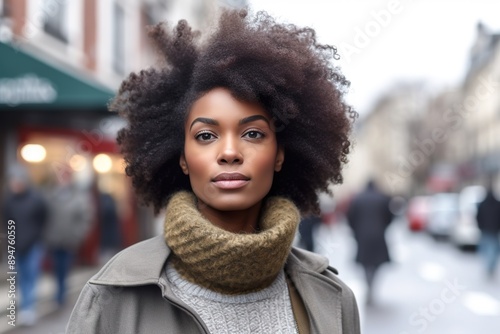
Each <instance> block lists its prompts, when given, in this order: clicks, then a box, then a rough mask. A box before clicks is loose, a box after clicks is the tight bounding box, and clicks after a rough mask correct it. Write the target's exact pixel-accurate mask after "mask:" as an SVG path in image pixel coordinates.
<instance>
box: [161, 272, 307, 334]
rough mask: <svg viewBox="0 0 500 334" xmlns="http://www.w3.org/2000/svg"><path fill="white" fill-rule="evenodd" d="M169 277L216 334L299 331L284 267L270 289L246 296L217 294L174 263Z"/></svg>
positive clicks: (174, 290) (287, 333)
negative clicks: (187, 276)
mask: <svg viewBox="0 0 500 334" xmlns="http://www.w3.org/2000/svg"><path fill="white" fill-rule="evenodd" d="M167 278H168V280H169V281H170V283H171V284H172V290H173V292H174V294H175V295H176V296H177V297H178V298H179V299H181V300H182V301H183V302H184V303H186V304H187V305H189V306H190V307H191V308H192V309H193V310H194V311H195V312H196V313H197V314H198V315H199V316H200V318H201V319H202V320H203V322H204V323H205V324H206V325H207V327H208V329H209V331H210V333H213V334H225V333H227V334H234V333H238V334H240V333H252V334H256V333H262V334H264V333H265V334H268V333H286V334H290V333H293V334H298V332H297V326H296V323H295V318H294V315H293V311H292V305H291V302H290V296H289V294H288V287H287V283H286V280H285V273H284V272H283V270H282V271H281V272H280V273H279V275H278V277H277V278H276V280H275V281H274V282H273V283H272V284H271V285H270V286H269V287H267V288H265V289H263V290H260V291H257V292H252V293H248V294H244V295H225V294H221V293H217V292H214V291H211V290H209V289H206V288H204V287H201V286H199V285H196V284H194V283H191V282H189V281H187V280H185V279H184V278H183V277H182V276H180V275H179V273H178V272H177V271H176V270H175V268H174V267H173V266H172V265H167Z"/></svg>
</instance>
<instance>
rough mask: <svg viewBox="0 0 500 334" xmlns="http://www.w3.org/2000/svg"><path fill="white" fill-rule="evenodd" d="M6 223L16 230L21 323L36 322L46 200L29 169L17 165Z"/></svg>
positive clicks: (12, 175) (6, 206) (10, 185)
mask: <svg viewBox="0 0 500 334" xmlns="http://www.w3.org/2000/svg"><path fill="white" fill-rule="evenodd" d="M3 204H4V205H3V216H4V222H5V223H6V224H8V227H7V229H8V231H9V232H10V231H14V232H15V234H14V235H15V239H14V240H15V244H14V245H13V246H14V247H15V254H14V255H15V258H16V268H15V269H14V270H11V271H17V272H18V273H19V276H18V279H19V286H20V292H21V297H22V299H21V307H20V312H19V323H21V324H24V325H27V326H31V325H34V324H35V322H36V318H37V315H36V310H35V302H36V300H35V299H36V296H35V290H36V289H35V288H36V283H37V281H38V278H39V276H40V267H41V262H42V257H43V250H42V243H41V239H42V233H43V230H44V228H45V225H46V221H47V211H48V207H47V203H46V201H45V200H44V198H43V197H42V195H41V193H40V192H39V191H38V190H37V189H35V188H34V187H33V186H32V185H31V182H30V180H29V175H28V172H27V171H26V170H25V169H24V168H23V167H22V166H17V167H15V168H12V170H11V171H10V172H9V183H8V189H7V193H6V196H5V201H4V203H3Z"/></svg>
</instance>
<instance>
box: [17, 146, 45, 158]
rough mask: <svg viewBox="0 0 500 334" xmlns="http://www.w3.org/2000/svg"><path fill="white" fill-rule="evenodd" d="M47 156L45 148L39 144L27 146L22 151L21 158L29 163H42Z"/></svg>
mask: <svg viewBox="0 0 500 334" xmlns="http://www.w3.org/2000/svg"><path fill="white" fill-rule="evenodd" d="M46 156H47V151H46V150H45V147H43V146H42V145H38V144H26V145H24V146H23V148H22V149H21V157H23V159H24V160H26V161H28V162H41V161H43V160H44V159H45V157H46Z"/></svg>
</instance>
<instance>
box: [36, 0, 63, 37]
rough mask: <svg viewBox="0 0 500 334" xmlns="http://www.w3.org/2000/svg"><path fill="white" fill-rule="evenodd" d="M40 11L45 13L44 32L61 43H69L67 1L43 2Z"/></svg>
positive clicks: (53, 0) (51, 0)
mask: <svg viewBox="0 0 500 334" xmlns="http://www.w3.org/2000/svg"><path fill="white" fill-rule="evenodd" d="M40 10H42V11H43V13H44V21H43V30H44V31H45V32H46V33H47V34H49V35H51V36H52V37H55V38H57V39H58V40H60V41H61V42H64V43H68V29H67V26H66V24H65V23H66V15H67V3H66V0H57V1H56V0H43V1H42V4H41V8H40Z"/></svg>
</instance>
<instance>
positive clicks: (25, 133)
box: [0, 43, 145, 263]
mask: <svg viewBox="0 0 500 334" xmlns="http://www.w3.org/2000/svg"><path fill="white" fill-rule="evenodd" d="M0 58H1V62H0V132H1V134H0V150H1V152H0V153H1V154H0V166H1V167H0V178H1V181H2V185H4V184H5V181H6V175H7V171H8V169H9V168H10V167H11V166H14V165H15V164H22V165H24V166H26V168H27V169H28V171H29V173H30V176H31V178H32V180H33V183H34V184H35V185H36V186H38V187H40V188H41V189H42V190H43V189H48V188H50V187H52V186H53V185H54V184H55V182H56V181H57V178H58V177H60V176H61V173H66V172H68V171H70V172H71V174H72V179H73V181H74V182H76V183H78V186H79V187H81V188H82V189H85V191H87V192H88V194H89V197H90V198H92V200H93V201H94V203H95V206H96V207H97V206H98V205H99V204H98V197H99V193H101V192H106V193H109V194H110V195H111V196H112V198H113V199H114V200H115V202H116V206H117V211H118V216H119V227H120V231H119V234H120V239H121V246H122V247H125V246H127V245H130V244H132V243H135V242H137V241H138V240H140V239H141V238H143V237H145V236H144V235H142V234H144V233H143V232H142V231H143V228H139V227H138V224H137V215H138V212H137V205H136V199H135V198H134V196H133V192H132V189H131V186H130V183H129V182H130V181H129V180H128V178H126V177H125V173H124V163H123V160H122V158H121V156H120V154H119V152H118V147H117V145H116V142H115V139H114V138H115V136H116V131H117V129H118V128H120V127H121V126H123V123H122V121H121V120H120V119H119V118H118V117H116V115H113V114H111V113H110V112H108V111H107V107H106V105H107V103H108V101H109V100H110V99H111V98H112V96H113V91H112V90H110V89H108V88H106V87H103V86H101V85H99V84H97V83H95V82H93V81H92V80H90V79H84V78H83V77H82V74H76V73H73V72H71V71H70V70H68V69H65V68H62V67H60V66H58V65H57V64H49V63H48V61H46V60H45V59H43V60H42V59H41V58H39V57H38V56H37V55H35V54H33V53H30V52H29V50H26V49H24V48H23V49H21V48H16V47H14V46H12V45H8V44H4V43H0ZM2 188H3V187H2ZM97 216H98V215H97V214H96V215H95V217H94V222H93V229H92V231H91V233H90V234H89V236H88V238H87V240H86V241H85V243H84V245H83V246H82V249H81V251H80V256H79V260H80V262H81V263H95V262H96V261H97V260H98V256H99V254H98V253H99V240H100V235H101V233H102V231H101V229H100V225H101V222H99V220H98V218H97Z"/></svg>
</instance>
